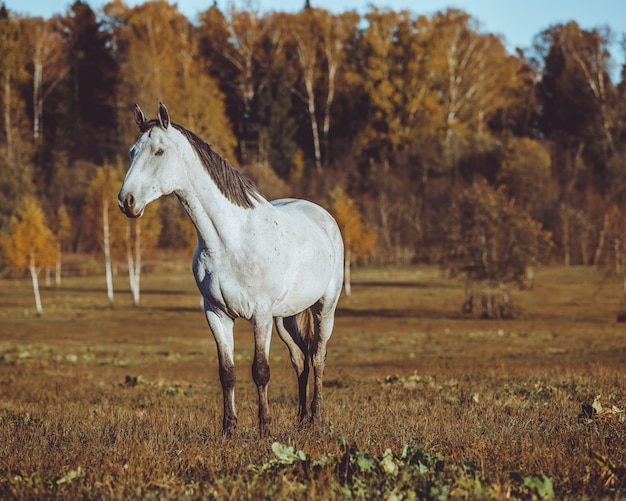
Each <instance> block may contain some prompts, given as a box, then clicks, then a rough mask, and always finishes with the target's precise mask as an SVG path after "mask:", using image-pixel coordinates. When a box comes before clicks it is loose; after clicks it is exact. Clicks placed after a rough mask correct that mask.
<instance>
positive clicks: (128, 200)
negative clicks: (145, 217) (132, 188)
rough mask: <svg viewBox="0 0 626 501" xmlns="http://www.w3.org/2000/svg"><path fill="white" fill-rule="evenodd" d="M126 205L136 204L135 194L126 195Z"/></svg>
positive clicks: (129, 206)
mask: <svg viewBox="0 0 626 501" xmlns="http://www.w3.org/2000/svg"><path fill="white" fill-rule="evenodd" d="M124 205H126V207H128V208H131V207H133V206H134V205H135V197H134V196H133V194H132V193H129V194H128V195H126V200H125V201H124Z"/></svg>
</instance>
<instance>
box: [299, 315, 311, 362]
mask: <svg viewBox="0 0 626 501" xmlns="http://www.w3.org/2000/svg"><path fill="white" fill-rule="evenodd" d="M296 324H297V325H298V331H299V332H300V338H301V339H302V341H303V342H304V345H305V346H306V349H307V353H308V354H309V356H310V354H311V353H312V350H311V348H312V346H313V340H314V339H315V323H314V322H313V311H312V310H311V308H307V309H306V310H304V311H301V312H300V313H298V314H297V315H296Z"/></svg>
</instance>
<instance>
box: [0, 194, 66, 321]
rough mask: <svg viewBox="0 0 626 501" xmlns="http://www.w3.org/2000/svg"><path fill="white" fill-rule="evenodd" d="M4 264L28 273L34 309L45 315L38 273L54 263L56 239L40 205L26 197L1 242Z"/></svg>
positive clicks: (32, 198) (33, 199) (31, 198)
mask: <svg viewBox="0 0 626 501" xmlns="http://www.w3.org/2000/svg"><path fill="white" fill-rule="evenodd" d="M0 247H1V248H2V254H3V257H4V259H5V261H6V262H7V263H8V264H9V266H11V267H12V268H14V269H16V270H17V271H28V272H30V277H31V280H32V284H33V293H34V295H35V306H36V308H37V313H38V314H39V315H41V314H43V308H42V305H41V295H40V293H39V278H38V275H39V271H40V270H41V269H42V268H43V267H46V266H52V265H53V264H54V262H55V254H56V252H55V238H54V235H53V234H52V231H51V230H50V228H49V227H48V225H47V223H46V218H45V215H44V213H43V210H42V208H41V206H40V205H39V202H38V201H37V199H36V198H34V197H30V196H29V197H26V198H25V199H24V200H23V202H22V204H21V206H20V207H19V208H18V210H17V211H16V212H15V214H14V216H13V217H12V218H11V222H10V225H9V231H8V233H7V234H5V235H3V236H2V238H1V239H0Z"/></svg>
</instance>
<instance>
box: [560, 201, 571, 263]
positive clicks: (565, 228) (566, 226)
mask: <svg viewBox="0 0 626 501" xmlns="http://www.w3.org/2000/svg"><path fill="white" fill-rule="evenodd" d="M561 219H562V220H563V264H565V266H567V267H569V265H570V251H569V223H570V217H569V212H568V210H564V211H562V213H561Z"/></svg>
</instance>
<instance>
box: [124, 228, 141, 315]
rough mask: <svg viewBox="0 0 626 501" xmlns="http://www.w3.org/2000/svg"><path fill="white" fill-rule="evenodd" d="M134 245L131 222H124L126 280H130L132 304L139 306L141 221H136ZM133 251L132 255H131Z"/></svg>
mask: <svg viewBox="0 0 626 501" xmlns="http://www.w3.org/2000/svg"><path fill="white" fill-rule="evenodd" d="M135 224H136V226H135V242H134V243H135V245H134V246H133V238H132V232H131V223H130V221H127V223H126V258H127V260H128V280H129V282H130V292H131V294H132V295H133V304H134V305H135V306H139V300H140V287H139V284H140V279H141V223H140V221H136V223H135ZM133 251H134V256H133Z"/></svg>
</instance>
